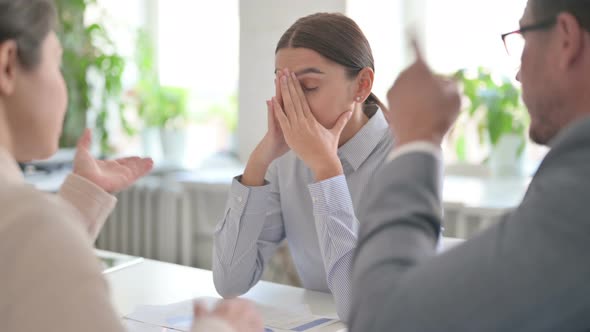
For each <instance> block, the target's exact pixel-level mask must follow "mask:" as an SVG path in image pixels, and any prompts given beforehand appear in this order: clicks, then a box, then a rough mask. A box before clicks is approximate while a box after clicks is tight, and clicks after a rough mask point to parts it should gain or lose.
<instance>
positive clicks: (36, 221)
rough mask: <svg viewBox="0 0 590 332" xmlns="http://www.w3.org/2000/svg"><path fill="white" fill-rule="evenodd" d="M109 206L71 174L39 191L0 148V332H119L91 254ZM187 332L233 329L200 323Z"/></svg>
mask: <svg viewBox="0 0 590 332" xmlns="http://www.w3.org/2000/svg"><path fill="white" fill-rule="evenodd" d="M115 204H116V199H115V197H113V196H112V195H110V194H108V193H106V192H104V191H103V190H102V189H100V188H99V187H97V186H95V185H94V184H92V183H90V182H89V181H86V180H85V179H83V178H81V177H79V176H76V175H70V176H69V177H68V178H67V180H66V182H65V183H64V185H63V186H62V188H61V190H60V192H59V194H58V195H51V194H46V193H43V192H40V191H38V190H36V189H35V188H33V187H32V186H30V185H27V184H26V183H25V182H24V179H23V176H22V174H21V172H20V169H19V168H18V165H17V164H16V162H15V161H14V159H13V158H12V157H11V156H10V155H9V154H8V153H7V152H6V151H4V150H2V149H1V148H0V330H2V331H11V332H21V331H22V332H25V331H27V332H29V331H45V332H53V331H55V332H58V331H59V332H79V331H88V332H99V331H100V332H104V331H112V332H115V331H123V330H124V328H123V326H122V324H121V319H120V318H119V317H118V315H117V314H116V312H115V310H114V308H113V306H112V303H111V301H110V295H109V289H108V285H107V283H106V281H105V279H104V278H103V276H102V273H101V266H100V263H99V261H98V260H97V258H96V257H95V255H94V253H93V242H94V240H95V239H96V237H97V235H98V233H99V231H100V229H101V227H102V225H103V224H104V222H105V220H106V219H107V217H108V215H109V213H110V212H111V211H112V209H113V208H114V206H115ZM154 286H157V285H154ZM193 331H195V332H198V331H217V332H231V331H233V330H232V329H231V328H230V327H229V325H228V324H226V323H224V322H223V321H220V320H217V319H203V320H199V324H198V326H195V328H194V329H193Z"/></svg>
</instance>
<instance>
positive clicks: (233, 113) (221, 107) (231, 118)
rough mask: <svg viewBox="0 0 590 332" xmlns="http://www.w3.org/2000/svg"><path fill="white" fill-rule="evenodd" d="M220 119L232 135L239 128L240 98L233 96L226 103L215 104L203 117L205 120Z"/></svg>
mask: <svg viewBox="0 0 590 332" xmlns="http://www.w3.org/2000/svg"><path fill="white" fill-rule="evenodd" d="M216 117H217V118H220V119H221V120H222V121H223V123H224V124H225V126H226V128H227V130H228V131H229V132H230V133H234V132H235V131H236V129H237V128H238V96H237V95H236V94H234V95H231V96H230V97H229V98H228V100H227V101H226V102H222V103H216V104H213V105H212V106H211V107H209V109H208V110H207V112H205V114H204V115H203V118H205V119H212V118H216Z"/></svg>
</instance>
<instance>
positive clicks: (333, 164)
mask: <svg viewBox="0 0 590 332" xmlns="http://www.w3.org/2000/svg"><path fill="white" fill-rule="evenodd" d="M312 172H313V174H314V177H315V180H316V182H320V181H324V180H327V179H330V178H333V177H336V176H339V175H342V174H344V170H343V168H342V163H341V162H340V159H338V157H334V158H330V159H327V160H325V161H321V162H319V163H318V165H317V166H314V167H313V168H312Z"/></svg>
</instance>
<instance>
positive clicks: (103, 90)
mask: <svg viewBox="0 0 590 332" xmlns="http://www.w3.org/2000/svg"><path fill="white" fill-rule="evenodd" d="M56 4H57V9H58V17H59V21H60V26H59V29H58V35H59V37H60V40H61V42H62V45H63V50H64V51H63V66H62V71H63V75H64V78H65V81H66V84H67V87H68V95H69V98H68V112H67V114H66V118H65V123H64V131H63V134H62V137H61V140H60V147H63V148H69V147H74V146H75V144H76V141H77V139H78V138H79V137H80V135H81V134H82V132H83V130H84V128H86V127H90V128H94V135H95V137H98V143H99V145H100V153H101V154H102V155H106V154H109V153H111V152H112V146H111V142H110V137H109V130H108V122H109V115H110V114H116V115H117V116H118V117H119V119H118V120H119V121H120V122H121V125H122V127H123V129H124V131H125V132H126V133H127V134H128V135H131V134H133V133H134V131H133V129H132V128H131V126H130V125H129V123H128V121H127V119H126V116H125V112H124V107H123V105H122V102H121V100H122V99H121V93H122V75H123V71H124V69H125V60H124V58H123V57H122V56H121V55H119V54H118V53H117V52H116V51H115V47H114V45H113V42H112V40H111V38H110V37H109V35H108V33H107V32H106V30H105V26H104V25H103V24H102V23H93V24H90V25H88V24H86V22H85V19H84V18H85V13H86V11H87V9H88V8H89V7H90V6H94V5H96V0H56ZM101 22H102V21H101ZM111 110H113V112H111Z"/></svg>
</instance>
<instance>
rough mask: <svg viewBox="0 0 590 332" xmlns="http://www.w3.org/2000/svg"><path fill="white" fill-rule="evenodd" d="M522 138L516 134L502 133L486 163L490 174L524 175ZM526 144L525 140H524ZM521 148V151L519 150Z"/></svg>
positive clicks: (505, 175) (501, 175) (504, 175)
mask: <svg viewBox="0 0 590 332" xmlns="http://www.w3.org/2000/svg"><path fill="white" fill-rule="evenodd" d="M523 141H524V138H523V137H522V136H520V135H516V134H504V135H502V136H501V137H500V140H499V141H498V143H497V144H496V146H494V147H493V148H492V150H491V153H490V158H489V161H488V165H489V167H490V172H491V175H492V176H497V177H522V176H524V175H525V174H524V173H525V172H524V155H525V153H524V149H522V144H523ZM524 142H525V143H524V144H526V141H524ZM521 149H522V150H523V151H521Z"/></svg>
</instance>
